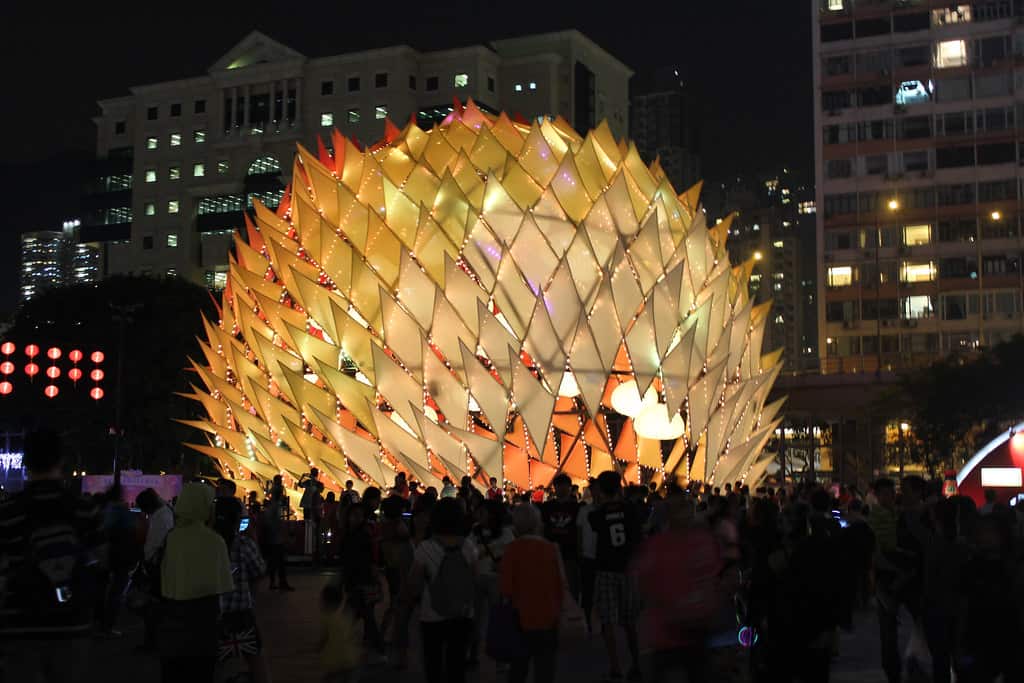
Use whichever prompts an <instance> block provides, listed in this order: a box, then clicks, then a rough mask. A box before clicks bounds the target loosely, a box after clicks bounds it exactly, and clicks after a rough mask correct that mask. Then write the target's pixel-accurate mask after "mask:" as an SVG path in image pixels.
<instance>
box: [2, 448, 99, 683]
mask: <svg viewBox="0 0 1024 683" xmlns="http://www.w3.org/2000/svg"><path fill="white" fill-rule="evenodd" d="M24 451H25V454H24V462H25V467H26V469H27V470H28V474H29V482H28V484H27V485H26V486H25V490H24V491H22V492H21V493H18V494H15V495H14V496H12V497H11V498H9V499H8V500H6V501H4V502H3V503H0V643H3V648H4V653H5V655H6V658H7V661H6V665H7V669H6V673H7V676H8V677H9V678H8V680H12V681H35V680H38V678H37V677H38V675H39V674H40V673H41V674H42V680H44V681H47V682H48V683H50V682H52V683H58V682H59V683H68V682H69V681H72V682H73V681H80V680H83V677H84V674H85V671H86V670H87V666H86V665H87V660H88V655H89V643H90V639H89V637H90V635H91V631H92V618H93V607H94V605H95V603H96V591H97V587H96V574H97V565H98V560H97V557H98V556H99V555H100V554H101V550H102V549H101V548H100V547H98V546H99V544H100V543H101V537H100V534H99V520H98V518H97V510H96V508H95V506H94V505H93V504H92V503H91V502H90V501H88V500H86V499H83V498H81V497H79V496H77V495H74V494H72V493H71V492H69V491H67V490H66V489H65V488H64V485H63V482H62V479H63V458H62V454H61V446H60V439H59V438H58V436H57V434H55V433H54V432H51V431H48V430H40V431H36V432H32V433H30V434H28V435H27V436H26V438H25V447H24Z"/></svg>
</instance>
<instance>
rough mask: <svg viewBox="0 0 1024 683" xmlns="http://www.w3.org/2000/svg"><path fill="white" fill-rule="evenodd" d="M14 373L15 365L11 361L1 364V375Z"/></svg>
mask: <svg viewBox="0 0 1024 683" xmlns="http://www.w3.org/2000/svg"><path fill="white" fill-rule="evenodd" d="M12 372H14V363H12V362H11V361H9V360H5V361H4V362H3V363H0V374H3V375H9V374H11V373H12Z"/></svg>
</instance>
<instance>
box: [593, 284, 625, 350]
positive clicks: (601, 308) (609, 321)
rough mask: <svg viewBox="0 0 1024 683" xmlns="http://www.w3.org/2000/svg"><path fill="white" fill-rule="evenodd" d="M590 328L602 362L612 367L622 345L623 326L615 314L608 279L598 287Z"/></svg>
mask: <svg viewBox="0 0 1024 683" xmlns="http://www.w3.org/2000/svg"><path fill="white" fill-rule="evenodd" d="M590 329H591V330H592V331H593V332H594V341H596V342H597V350H598V351H599V352H600V354H601V363H602V364H603V365H604V367H606V368H608V369H611V368H612V366H613V365H614V364H615V357H616V356H617V355H618V353H619V346H621V345H622V328H621V327H620V325H619V318H618V316H617V315H616V314H615V304H614V301H613V300H612V288H611V283H609V282H608V280H604V281H602V282H601V285H600V287H599V289H598V294H597V299H596V300H595V302H594V308H593V309H591V311H590Z"/></svg>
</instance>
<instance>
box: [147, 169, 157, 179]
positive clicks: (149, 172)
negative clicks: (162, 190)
mask: <svg viewBox="0 0 1024 683" xmlns="http://www.w3.org/2000/svg"><path fill="white" fill-rule="evenodd" d="M146 182H147V183H155V182H156V169H155V168H147V169H146Z"/></svg>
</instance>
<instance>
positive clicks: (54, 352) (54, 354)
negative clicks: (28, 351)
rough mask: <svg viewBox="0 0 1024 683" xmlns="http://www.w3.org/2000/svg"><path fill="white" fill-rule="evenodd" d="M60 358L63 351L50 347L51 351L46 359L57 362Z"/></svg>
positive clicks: (48, 351) (47, 353)
mask: <svg viewBox="0 0 1024 683" xmlns="http://www.w3.org/2000/svg"><path fill="white" fill-rule="evenodd" d="M60 356H61V351H60V349H58V348H57V347H56V346H53V347H50V349H48V350H47V351H46V357H47V358H49V359H50V360H57V359H58V358H60Z"/></svg>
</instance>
